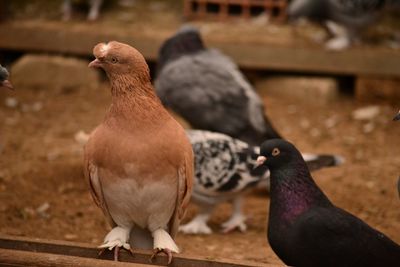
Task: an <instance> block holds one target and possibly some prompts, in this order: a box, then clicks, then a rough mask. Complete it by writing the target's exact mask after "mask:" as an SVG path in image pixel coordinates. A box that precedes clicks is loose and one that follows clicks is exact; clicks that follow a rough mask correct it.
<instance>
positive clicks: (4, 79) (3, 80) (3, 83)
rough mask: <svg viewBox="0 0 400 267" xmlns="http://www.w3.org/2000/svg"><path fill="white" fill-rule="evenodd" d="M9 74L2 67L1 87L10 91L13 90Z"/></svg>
mask: <svg viewBox="0 0 400 267" xmlns="http://www.w3.org/2000/svg"><path fill="white" fill-rule="evenodd" d="M8 76H9V73H8V71H7V69H6V68H4V67H2V66H1V65H0V87H6V88H8V89H13V86H12V84H11V83H10V81H9V80H8Z"/></svg>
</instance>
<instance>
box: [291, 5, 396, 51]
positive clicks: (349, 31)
mask: <svg viewBox="0 0 400 267" xmlns="http://www.w3.org/2000/svg"><path fill="white" fill-rule="evenodd" d="M394 2H395V0H392V1H387V0H386V1H385V0H357V1H354V0H294V1H292V2H291V3H290V5H289V9H288V16H289V18H290V19H292V20H294V19H297V18H300V17H306V18H308V19H310V20H312V21H315V22H318V23H320V24H321V25H323V26H324V28H325V29H326V30H327V31H328V34H329V35H330V36H331V37H333V38H332V39H331V40H329V41H328V42H327V43H326V47H327V48H328V49H333V50H340V49H344V48H347V47H349V46H350V45H351V43H352V42H353V41H354V40H356V39H357V38H358V37H359V35H360V34H361V33H362V31H363V30H365V29H366V28H367V27H368V26H371V25H372V24H374V23H375V22H376V21H377V19H378V18H379V17H380V15H382V12H383V11H384V9H385V7H387V6H390V5H392V4H394Z"/></svg>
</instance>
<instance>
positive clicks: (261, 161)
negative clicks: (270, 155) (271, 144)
mask: <svg viewBox="0 0 400 267" xmlns="http://www.w3.org/2000/svg"><path fill="white" fill-rule="evenodd" d="M266 160H267V157H264V156H259V157H258V158H257V163H256V166H255V167H254V169H255V168H258V167H260V166H261V165H263V164H264V162H265V161H266Z"/></svg>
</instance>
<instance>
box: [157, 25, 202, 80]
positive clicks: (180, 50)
mask: <svg viewBox="0 0 400 267" xmlns="http://www.w3.org/2000/svg"><path fill="white" fill-rule="evenodd" d="M204 49H205V47H204V43H203V40H202V39H201V36H200V32H199V30H198V29H196V28H194V27H192V26H182V27H181V29H179V31H178V32H177V33H176V34H175V35H173V36H172V37H170V38H169V39H167V40H166V41H165V42H164V44H163V45H162V46H161V48H160V51H159V57H158V58H159V61H158V67H157V68H158V71H157V72H158V73H159V72H160V71H161V69H162V68H163V67H164V66H165V64H166V63H167V62H169V61H171V60H174V59H177V58H179V57H180V56H184V55H190V54H194V53H196V52H199V51H202V50H204Z"/></svg>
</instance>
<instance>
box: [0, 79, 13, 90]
mask: <svg viewBox="0 0 400 267" xmlns="http://www.w3.org/2000/svg"><path fill="white" fill-rule="evenodd" d="M1 86H2V87H7V88H8V89H11V90H13V89H14V87H13V86H12V84H11V83H10V81H9V80H5V81H3V82H2V83H1Z"/></svg>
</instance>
